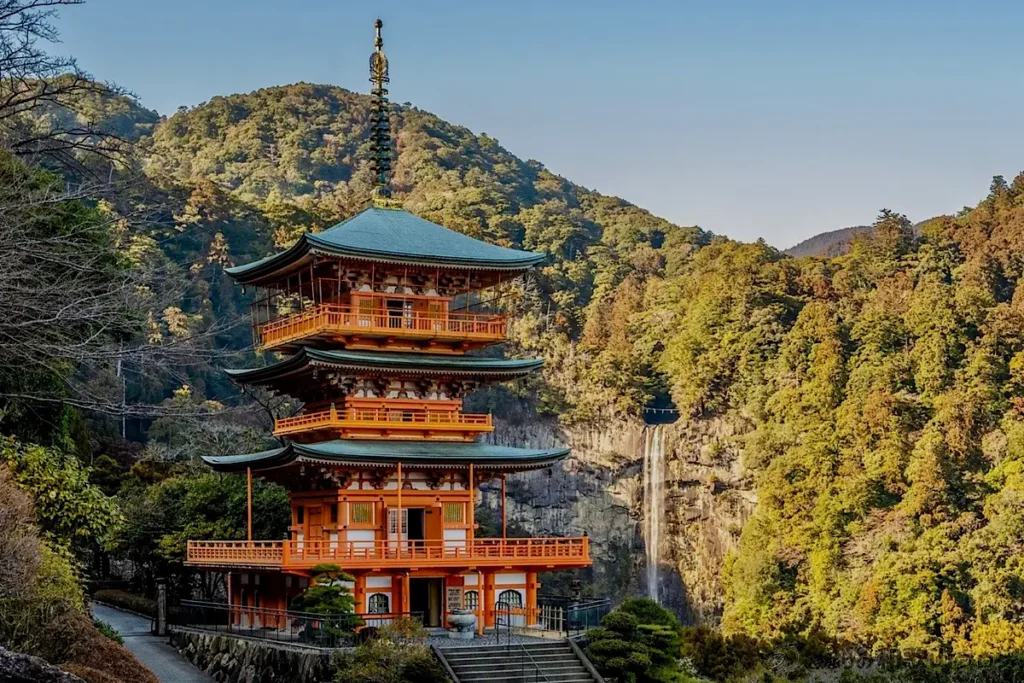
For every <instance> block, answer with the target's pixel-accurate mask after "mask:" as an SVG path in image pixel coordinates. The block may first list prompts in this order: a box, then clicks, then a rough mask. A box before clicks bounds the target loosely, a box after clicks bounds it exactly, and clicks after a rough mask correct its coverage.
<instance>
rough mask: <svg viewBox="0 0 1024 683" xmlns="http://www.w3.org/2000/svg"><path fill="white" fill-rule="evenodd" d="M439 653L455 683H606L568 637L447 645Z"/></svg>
mask: <svg viewBox="0 0 1024 683" xmlns="http://www.w3.org/2000/svg"><path fill="white" fill-rule="evenodd" d="M437 652H438V656H439V657H440V659H441V661H442V662H443V663H445V664H447V666H448V668H449V670H450V671H451V673H454V674H455V680H456V683H604V681H603V680H602V679H600V677H595V676H594V675H593V674H591V673H590V669H589V668H588V667H587V666H586V665H585V664H584V662H583V661H582V660H581V658H580V655H579V654H578V651H577V650H576V649H575V648H574V647H573V646H572V645H570V644H569V642H568V641H566V640H561V641H552V642H547V643H531V644H529V645H519V644H513V645H512V646H506V645H487V646H470V647H444V648H439V649H438V650H437Z"/></svg>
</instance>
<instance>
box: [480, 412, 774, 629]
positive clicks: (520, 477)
mask: <svg viewBox="0 0 1024 683" xmlns="http://www.w3.org/2000/svg"><path fill="white" fill-rule="evenodd" d="M645 429H653V427H649V426H645V425H644V424H643V423H640V422H613V423H608V424H605V425H601V426H597V427H590V428H573V429H563V428H561V427H559V426H558V425H557V424H556V423H555V422H553V421H540V420H529V421H524V422H521V423H520V422H514V423H513V422H502V421H499V422H498V424H497V428H496V430H495V433H494V434H493V435H492V440H493V441H494V442H495V443H498V444H504V445H514V446H529V447H534V448H547V447H554V446H559V445H567V446H570V447H571V448H572V455H571V456H570V457H569V458H568V459H566V460H565V461H563V462H562V463H560V464H559V465H558V466H556V467H554V468H552V469H550V470H542V471H539V472H529V473H524V474H517V475H514V476H511V477H509V480H508V484H507V489H508V501H509V502H508V505H509V510H508V518H509V526H510V528H513V527H514V526H516V525H520V526H522V528H523V529H525V530H526V531H527V532H529V533H530V535H536V536H546V535H552V536H575V535H582V534H587V535H589V537H590V541H591V553H592V555H593V557H594V568H593V570H592V571H591V572H588V573H586V574H584V576H583V578H584V579H585V580H586V581H585V583H589V584H590V585H591V587H592V591H593V593H594V595H595V596H598V597H603V596H608V597H611V598H613V600H620V599H622V598H625V597H629V596H633V595H646V594H647V586H646V585H645V584H646V577H645V575H646V571H645V569H646V546H645V538H644V534H643V529H644V528H645V526H644V525H643V523H642V522H643V519H644V516H645V510H646V507H645V502H644V487H643V483H642V476H643V458H644V445H645V439H644V430H645ZM661 429H663V430H665V449H666V451H665V477H666V481H665V501H664V506H665V507H664V509H663V512H662V519H663V527H662V532H661V544H660V545H661V547H660V549H659V555H660V558H661V562H660V565H661V568H660V572H659V573H660V579H659V583H660V595H661V599H662V603H663V604H665V605H666V606H668V607H670V608H671V609H673V610H674V611H676V612H677V613H678V614H679V616H680V617H681V618H682V619H683V620H684V621H686V622H688V623H713V622H714V621H715V620H716V619H717V617H718V615H719V614H720V612H721V607H722V589H721V584H720V580H719V579H720V572H721V566H722V561H723V559H724V558H725V556H726V554H727V552H728V551H729V550H730V549H732V548H733V547H735V544H736V542H737V540H738V538H739V532H740V529H741V528H742V525H743V523H744V522H745V521H746V519H747V517H748V516H749V514H750V511H751V510H752V508H753V505H754V503H755V502H756V501H755V498H754V496H753V493H752V487H751V482H750V478H749V476H748V475H747V473H746V472H745V471H744V469H743V466H742V457H741V452H740V450H739V447H738V445H737V443H736V441H735V439H734V433H733V430H732V428H731V425H730V424H729V423H728V422H726V421H722V420H696V421H680V422H677V423H675V424H671V425H664V426H663V427H661ZM483 503H484V505H486V506H488V507H490V508H491V509H493V510H495V511H496V512H497V511H498V510H499V508H500V488H499V487H498V486H496V485H495V486H490V487H487V488H485V490H484V498H483ZM542 582H543V583H544V589H542V590H552V589H556V590H558V592H561V590H564V588H565V582H566V577H564V576H557V575H549V576H545V577H543V578H542Z"/></svg>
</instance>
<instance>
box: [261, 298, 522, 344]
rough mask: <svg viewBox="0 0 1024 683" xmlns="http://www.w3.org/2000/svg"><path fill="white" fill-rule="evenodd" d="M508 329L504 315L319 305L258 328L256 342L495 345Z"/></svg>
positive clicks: (501, 339) (502, 338)
mask: <svg viewBox="0 0 1024 683" xmlns="http://www.w3.org/2000/svg"><path fill="white" fill-rule="evenodd" d="M507 330H508V325H507V321H506V318H505V316H504V315H497V314H473V313H445V314H442V315H429V314H428V315H424V314H422V313H405V312H403V314H402V315H392V314H390V313H388V312H386V311H384V312H374V313H366V312H359V311H358V310H357V309H354V308H353V307H351V306H344V305H341V304H320V305H318V306H314V307H313V308H310V309H308V310H305V311H302V312H300V313H295V314H293V315H290V316H288V317H285V318H281V319H280V320H272V321H271V322H268V323H264V324H263V325H259V326H258V327H257V328H256V343H257V345H258V346H261V347H263V348H274V347H277V346H282V345H285V344H288V343H291V342H294V341H298V340H300V339H307V338H309V337H315V336H320V335H326V336H336V337H347V336H360V337H396V338H403V339H417V340H429V339H438V340H449V341H476V342H485V343H492V342H500V341H503V340H504V339H505V335H506V333H507Z"/></svg>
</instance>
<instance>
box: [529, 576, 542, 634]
mask: <svg viewBox="0 0 1024 683" xmlns="http://www.w3.org/2000/svg"><path fill="white" fill-rule="evenodd" d="M539 586H540V584H539V583H537V572H526V625H527V626H536V625H537V588H538V587H539Z"/></svg>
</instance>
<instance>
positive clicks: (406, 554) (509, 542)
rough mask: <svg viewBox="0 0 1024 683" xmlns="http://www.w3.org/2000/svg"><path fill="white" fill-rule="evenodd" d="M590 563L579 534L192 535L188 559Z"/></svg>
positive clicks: (299, 563) (351, 564)
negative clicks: (420, 537)
mask: <svg viewBox="0 0 1024 683" xmlns="http://www.w3.org/2000/svg"><path fill="white" fill-rule="evenodd" d="M510 561H514V562H518V563H521V564H550V565H572V566H585V565H589V564H590V546H589V540H588V539H587V537H586V536H584V537H581V538H478V539H474V540H472V541H469V540H438V539H434V540H424V541H417V540H410V541H325V540H314V541H189V542H188V559H187V562H188V563H189V564H195V565H217V566H254V567H259V566H275V567H303V566H313V565H315V564H318V563H321V562H337V563H338V564H340V565H341V566H342V567H347V568H357V567H411V566H454V565H461V564H467V563H472V564H475V565H479V564H495V565H499V564H502V563H505V562H510Z"/></svg>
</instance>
